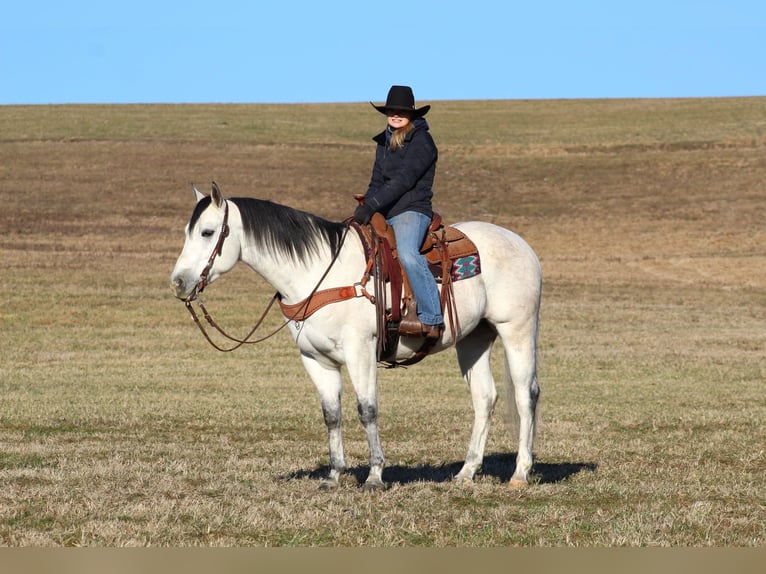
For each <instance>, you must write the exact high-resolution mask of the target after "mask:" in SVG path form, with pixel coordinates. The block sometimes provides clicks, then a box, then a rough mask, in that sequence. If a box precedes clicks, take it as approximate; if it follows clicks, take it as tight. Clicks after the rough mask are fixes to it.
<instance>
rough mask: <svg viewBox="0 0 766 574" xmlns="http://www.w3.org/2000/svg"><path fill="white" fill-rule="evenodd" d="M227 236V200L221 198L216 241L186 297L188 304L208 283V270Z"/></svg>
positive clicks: (220, 250) (221, 251)
mask: <svg viewBox="0 0 766 574" xmlns="http://www.w3.org/2000/svg"><path fill="white" fill-rule="evenodd" d="M228 236H229V202H228V201H226V200H225V199H224V200H223V222H222V223H221V232H220V233H219V234H218V241H217V242H216V244H215V246H214V247H213V252H212V253H211V254H210V257H208V260H207V265H205V268H204V269H203V270H202V273H200V275H199V281H197V284H196V285H195V286H194V291H192V293H191V295H189V296H188V297H187V298H186V303H187V306H188V303H189V302H190V301H192V300H194V299H195V298H196V297H197V295H198V294H199V293H202V291H204V290H205V287H207V285H208V280H207V279H208V275H210V270H211V269H212V268H213V263H215V258H216V257H218V256H219V255H221V253H223V242H224V241H225V240H226V238H227V237H228Z"/></svg>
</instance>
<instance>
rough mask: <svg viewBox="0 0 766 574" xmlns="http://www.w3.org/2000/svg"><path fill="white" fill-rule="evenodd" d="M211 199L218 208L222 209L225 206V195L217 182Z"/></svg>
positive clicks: (214, 183) (211, 193)
mask: <svg viewBox="0 0 766 574" xmlns="http://www.w3.org/2000/svg"><path fill="white" fill-rule="evenodd" d="M210 198H211V199H212V200H213V203H214V204H215V205H216V207H221V206H222V205H223V194H222V193H221V190H220V189H218V184H217V183H216V182H213V190H212V191H211V192H210Z"/></svg>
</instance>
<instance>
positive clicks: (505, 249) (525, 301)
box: [454, 221, 542, 321]
mask: <svg viewBox="0 0 766 574" xmlns="http://www.w3.org/2000/svg"><path fill="white" fill-rule="evenodd" d="M454 227H456V228H457V229H459V230H460V231H462V232H463V233H465V234H466V235H467V236H468V237H469V238H470V239H471V240H472V241H473V242H474V244H475V245H476V248H477V250H478V251H479V258H480V264H481V273H480V274H479V275H478V276H477V277H480V278H481V284H482V286H483V289H484V291H485V296H486V304H487V308H486V309H485V314H486V315H485V316H486V317H487V318H490V319H492V318H493V317H494V318H495V319H496V320H498V321H504V320H507V314H508V312H509V311H510V309H511V308H514V309H515V311H514V315H515V314H516V313H518V312H519V311H521V310H522V309H525V310H526V313H524V312H522V314H524V315H527V314H529V315H534V316H536V315H537V311H538V306H539V301H540V291H541V289H542V270H541V268H540V262H539V260H538V258H537V255H536V254H535V252H534V250H533V249H532V247H531V246H530V245H529V244H528V243H527V242H526V241H525V240H524V238H522V237H521V236H520V235H518V234H517V233H514V232H513V231H511V230H510V229H506V228H505V227H500V226H499V225H495V224H493V223H488V222H484V221H464V222H460V223H456V224H455V225H454ZM466 295H467V296H469V297H470V296H471V295H469V294H466Z"/></svg>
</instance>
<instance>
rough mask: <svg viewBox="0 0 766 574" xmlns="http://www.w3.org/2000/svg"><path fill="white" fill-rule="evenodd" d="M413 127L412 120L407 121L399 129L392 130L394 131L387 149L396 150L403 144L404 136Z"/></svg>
mask: <svg viewBox="0 0 766 574" xmlns="http://www.w3.org/2000/svg"><path fill="white" fill-rule="evenodd" d="M413 127H415V126H414V124H413V122H411V121H410V122H409V123H408V124H407V125H406V126H402V127H400V128H399V129H396V130H394V133H392V134H391V143H390V145H389V146H388V149H390V150H391V151H396V150H397V149H399V148H400V147H402V146H403V145H404V138H405V137H407V134H408V133H410V132H411V131H412V128H413Z"/></svg>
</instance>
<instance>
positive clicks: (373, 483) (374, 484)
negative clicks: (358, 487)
mask: <svg viewBox="0 0 766 574" xmlns="http://www.w3.org/2000/svg"><path fill="white" fill-rule="evenodd" d="M387 489H388V485H387V484H386V483H385V482H383V481H382V480H368V481H367V482H365V483H364V484H363V485H362V491H363V492H382V491H384V490H387Z"/></svg>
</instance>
